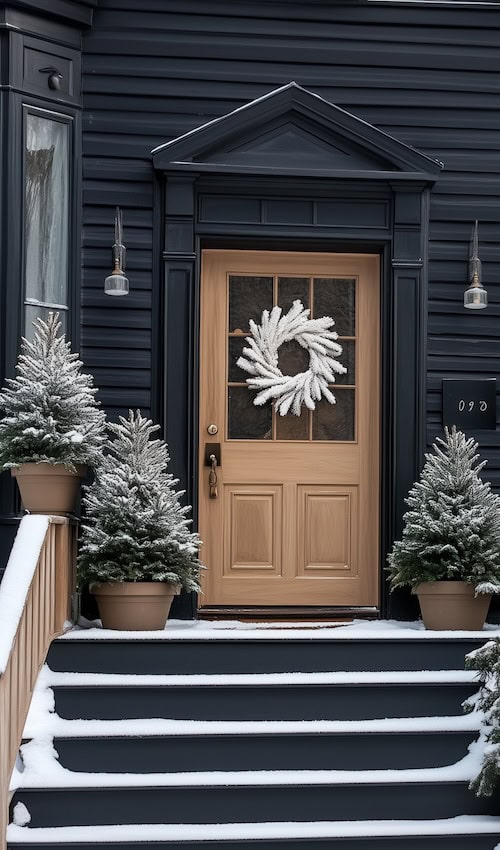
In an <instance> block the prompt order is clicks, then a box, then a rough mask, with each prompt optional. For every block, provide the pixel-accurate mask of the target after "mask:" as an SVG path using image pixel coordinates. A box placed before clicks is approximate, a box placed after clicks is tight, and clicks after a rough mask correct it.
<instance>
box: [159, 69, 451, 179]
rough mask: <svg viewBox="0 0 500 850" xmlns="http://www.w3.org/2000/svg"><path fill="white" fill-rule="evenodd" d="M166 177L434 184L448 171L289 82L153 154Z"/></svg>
mask: <svg viewBox="0 0 500 850" xmlns="http://www.w3.org/2000/svg"><path fill="white" fill-rule="evenodd" d="M152 155H153V164H154V167H155V168H156V169H159V170H162V171H192V172H195V173H204V172H212V173H227V174H259V175H265V174H269V175H271V174H272V175H290V176H296V177H299V176H302V177H329V178H337V179H338V178H344V179H360V178H365V179H371V180H373V179H379V180H380V179H384V180H389V179H390V180H393V179H395V180H397V179H405V180H424V181H426V182H434V181H435V180H436V178H437V176H438V174H439V172H440V171H441V169H442V167H443V166H442V164H441V163H440V162H438V161H437V160H435V159H432V158H431V157H429V156H427V155H425V154H423V153H420V152H419V151H417V150H415V149H414V148H412V147H410V146H409V145H406V144H403V143H402V142H400V141H398V140H397V139H395V138H393V137H392V136H389V135H388V134H387V133H384V132H382V131H381V130H378V129H377V128H376V127H373V126H372V125H371V124H368V123H367V122H366V121H362V120H361V119H360V118H357V117H356V116H355V115H352V114H351V113H349V112H346V111H345V110H344V109H340V108H339V107H338V106H335V105H334V104H332V103H330V102H329V101H327V100H324V99H323V98H322V97H320V96H319V95H316V94H314V93H312V92H310V91H308V90H307V89H304V88H302V87H301V86H299V85H297V83H293V82H292V83H289V84H288V85H286V86H283V87H281V88H278V89H275V90H274V91H271V92H269V94H267V95H264V96H263V97H261V98H258V99H257V100H254V101H252V102H251V103H248V104H247V105H245V106H243V107H240V108H239V109H235V110H234V111H233V112H230V113H228V114H227V115H224V116H223V117H221V118H216V119H215V120H213V121H210V122H209V123H208V124H203V125H202V126H201V127H198V128H196V129H195V130H191V131H190V132H189V133H186V134H185V135H183V136H179V138H177V139H173V140H172V141H170V142H167V143H166V144H164V145H161V146H160V147H158V148H155V150H153V152H152Z"/></svg>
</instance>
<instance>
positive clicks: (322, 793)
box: [16, 771, 498, 827]
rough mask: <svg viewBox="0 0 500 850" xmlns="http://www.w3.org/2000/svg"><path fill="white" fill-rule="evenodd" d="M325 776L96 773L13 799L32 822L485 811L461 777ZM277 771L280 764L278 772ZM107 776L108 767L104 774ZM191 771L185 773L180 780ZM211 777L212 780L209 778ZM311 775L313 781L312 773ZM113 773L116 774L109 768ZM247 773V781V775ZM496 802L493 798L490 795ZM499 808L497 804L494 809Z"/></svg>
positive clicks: (339, 817) (439, 814) (407, 815)
mask: <svg viewBox="0 0 500 850" xmlns="http://www.w3.org/2000/svg"><path fill="white" fill-rule="evenodd" d="M328 773H330V772H329V771H325V772H324V775H323V776H320V775H319V772H318V775H317V776H316V777H314V778H313V777H312V776H309V777H305V776H304V772H298V773H294V777H293V781H291V777H283V776H282V775H275V776H273V781H272V782H271V781H269V778H270V777H269V776H264V775H262V772H258V771H256V772H255V773H254V774H253V776H251V777H250V775H248V774H243V775H242V774H240V773H238V776H237V778H236V777H235V776H234V775H233V776H231V775H229V774H217V773H216V774H212V776H211V777H208V775H207V774H201V775H199V776H197V775H194V776H193V775H192V774H182V775H179V774H171V775H169V779H170V780H171V779H172V778H173V777H175V778H176V779H177V780H178V779H179V778H180V777H182V779H183V782H182V783H180V782H177V783H176V784H173V782H172V781H169V782H168V784H166V782H165V779H164V780H163V782H162V784H158V780H157V779H156V775H153V776H148V780H149V782H150V784H141V785H139V786H138V785H119V784H118V779H119V778H122V777H116V781H114V784H112V785H110V786H108V785H104V786H103V785H102V784H97V783H101V779H102V776H103V775H102V774H94V778H93V780H92V784H90V780H88V778H87V775H86V774H83V775H82V774H79V776H82V778H83V776H85V778H86V779H87V782H88V783H89V784H87V785H82V786H80V785H78V786H77V787H75V786H74V785H60V786H55V787H49V786H47V787H45V788H44V787H42V786H40V787H39V788H27V789H20V790H19V791H18V792H17V793H16V802H22V803H24V804H25V805H26V807H27V809H28V811H29V812H30V815H31V825H32V826H33V827H48V826H79V825H100V824H110V825H111V824H126V823H128V824H141V823H170V824H186V823H213V824H217V823H227V822H228V821H230V822H231V823H245V822H248V821H250V822H252V821H253V822H256V823H258V822H266V821H271V820H277V821H283V822H287V821H289V820H290V817H294V818H295V819H296V820H299V821H301V820H302V821H317V820H323V819H324V818H325V815H327V816H328V817H329V818H331V819H332V820H342V819H343V820H346V819H348V820H349V819H350V820H358V821H362V820H375V819H383V820H388V819H391V817H394V816H395V815H396V814H397V816H398V817H399V818H402V819H419V818H422V819H433V818H442V817H455V816H458V815H463V814H468V815H479V814H491V811H492V804H491V803H488V801H485V800H484V799H483V800H482V799H478V798H476V797H474V795H472V794H470V792H469V791H468V782H467V780H449V781H448V780H441V781H435V780H434V778H433V776H429V777H428V779H426V780H424V779H423V778H422V781H420V782H418V783H414V782H411V781H408V782H406V781H400V779H399V778H398V779H394V778H393V779H392V781H384V782H378V781H375V779H374V778H373V777H365V778H364V779H361V777H358V778H357V779H356V781H352V782H345V781H344V779H336V780H335V781H332V779H331V777H329V776H327V774H328ZM276 774H282V772H276ZM107 776H108V777H109V776H110V775H109V774H107ZM187 778H189V779H190V780H191V781H189V782H188V781H186V780H187ZM209 779H210V782H211V784H208V781H209ZM313 779H314V781H313ZM113 780H115V777H114V776H113ZM245 780H246V781H245ZM496 803H497V804H498V800H497V801H496ZM496 810H497V811H498V807H497V809H496Z"/></svg>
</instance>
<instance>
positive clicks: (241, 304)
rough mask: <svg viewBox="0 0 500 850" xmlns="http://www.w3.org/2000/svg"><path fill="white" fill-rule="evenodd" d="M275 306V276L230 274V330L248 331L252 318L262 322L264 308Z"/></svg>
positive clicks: (269, 308) (270, 308)
mask: <svg viewBox="0 0 500 850" xmlns="http://www.w3.org/2000/svg"><path fill="white" fill-rule="evenodd" d="M272 307H273V278H272V277H260V276H257V275H235V274H231V275H229V331H230V332H233V331H248V330H249V328H250V324H249V322H250V319H253V320H254V321H255V322H257V324H260V319H261V316H262V311H263V310H272Z"/></svg>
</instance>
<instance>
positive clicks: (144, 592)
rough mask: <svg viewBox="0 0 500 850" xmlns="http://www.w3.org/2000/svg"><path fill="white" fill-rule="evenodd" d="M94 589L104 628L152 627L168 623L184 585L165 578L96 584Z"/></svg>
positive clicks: (127, 629)
mask: <svg viewBox="0 0 500 850" xmlns="http://www.w3.org/2000/svg"><path fill="white" fill-rule="evenodd" d="M91 591H92V593H93V594H94V596H95V597H96V600H97V605H98V608H99V615H100V617H101V621H102V626H103V628H104V629H120V630H121V631H151V630H156V629H163V628H164V627H165V623H166V621H167V617H168V615H169V612H170V606H171V605H172V600H173V598H174V596H177V595H178V594H179V593H180V587H179V585H178V584H168V583H165V582H161V581H143V582H133V581H130V582H114V583H112V582H110V583H108V584H94V585H92V587H91Z"/></svg>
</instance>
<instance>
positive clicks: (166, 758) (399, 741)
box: [54, 730, 478, 773]
mask: <svg viewBox="0 0 500 850" xmlns="http://www.w3.org/2000/svg"><path fill="white" fill-rule="evenodd" d="M477 734H478V733H477V732H463V731H447V732H430V733H429V732H399V733H398V734H397V735H394V734H391V733H388V732H362V731H359V730H358V731H353V732H351V733H348V732H346V733H333V734H330V733H325V732H317V733H309V734H300V733H296V732H294V733H292V734H262V735H259V734H251V735H245V734H234V735H233V734H231V735H217V734H210V735H207V734H200V735H191V734H189V735H164V736H161V737H156V736H154V737H153V736H151V737H112V738H101V737H99V738H56V739H55V740H54V747H55V749H56V751H57V753H58V754H59V761H60V764H61V765H62V766H63V767H66V768H68V769H69V770H73V771H76V772H80V771H86V772H95V771H97V772H102V773H161V772H163V771H165V770H166V769H167V770H168V772H169V773H175V772H183V771H209V770H227V771H232V770H233V771H234V770H294V769H297V770H342V769H345V768H346V766H347V765H348V766H349V768H350V769H351V770H369V769H379V770H383V769H386V768H394V769H403V768H423V767H442V766H444V765H447V764H455V762H457V761H459V760H460V759H461V758H463V757H464V756H465V755H466V753H467V747H468V746H469V744H470V743H472V741H474V740H475V739H476V738H477Z"/></svg>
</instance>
